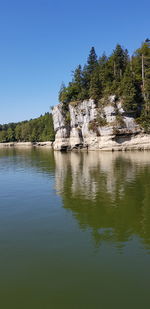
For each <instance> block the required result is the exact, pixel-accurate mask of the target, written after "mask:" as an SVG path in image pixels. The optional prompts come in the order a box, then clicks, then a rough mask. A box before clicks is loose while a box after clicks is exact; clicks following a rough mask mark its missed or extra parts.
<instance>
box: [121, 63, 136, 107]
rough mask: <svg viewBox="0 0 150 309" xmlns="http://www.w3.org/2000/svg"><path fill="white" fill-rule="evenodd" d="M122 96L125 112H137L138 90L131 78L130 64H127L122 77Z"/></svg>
mask: <svg viewBox="0 0 150 309" xmlns="http://www.w3.org/2000/svg"><path fill="white" fill-rule="evenodd" d="M121 90H122V96H123V108H124V110H125V111H127V112H131V111H134V112H137V109H138V92H137V86H136V83H135V80H134V78H133V75H132V72H131V69H130V65H128V66H127V68H126V71H125V74H124V77H123V79H122V82H121Z"/></svg>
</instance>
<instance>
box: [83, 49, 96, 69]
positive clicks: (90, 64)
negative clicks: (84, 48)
mask: <svg viewBox="0 0 150 309" xmlns="http://www.w3.org/2000/svg"><path fill="white" fill-rule="evenodd" d="M97 64H98V61H97V55H96V52H95V48H94V47H92V48H91V50H90V54H89V56H88V59H87V67H86V69H87V72H88V73H89V74H92V73H93V72H94V70H95V69H96V67H97Z"/></svg>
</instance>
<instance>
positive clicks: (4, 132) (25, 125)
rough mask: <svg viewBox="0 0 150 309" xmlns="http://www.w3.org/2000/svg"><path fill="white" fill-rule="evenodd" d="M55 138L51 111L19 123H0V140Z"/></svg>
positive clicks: (50, 139) (48, 139)
mask: <svg viewBox="0 0 150 309" xmlns="http://www.w3.org/2000/svg"><path fill="white" fill-rule="evenodd" d="M54 138H55V135H54V128H53V119H52V114H51V113H45V115H43V116H42V115H41V116H40V117H39V118H35V119H31V120H29V121H22V122H18V123H8V124H4V125H0V142H1V143H5V142H15V141H16V142H38V141H39V142H40V141H41V142H42V141H53V140H54Z"/></svg>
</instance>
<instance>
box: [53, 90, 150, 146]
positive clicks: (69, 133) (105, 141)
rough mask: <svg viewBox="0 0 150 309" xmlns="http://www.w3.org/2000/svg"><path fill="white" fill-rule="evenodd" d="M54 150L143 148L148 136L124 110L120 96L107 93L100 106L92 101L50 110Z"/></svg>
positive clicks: (149, 136)
mask: <svg viewBox="0 0 150 309" xmlns="http://www.w3.org/2000/svg"><path fill="white" fill-rule="evenodd" d="M53 122H54V130H55V133H56V135H55V142H54V144H53V147H54V150H77V149H89V150H112V151H113V150H132V149H133V150H134V149H138V150H142V149H150V135H148V134H144V132H143V131H142V129H141V128H140V127H139V125H138V124H137V123H136V120H135V116H134V114H133V113H126V112H125V111H124V109H123V107H122V101H121V99H120V100H119V101H116V97H115V96H110V97H109V98H108V99H107V101H106V100H104V99H103V100H102V102H101V104H100V106H97V104H96V103H95V102H94V101H93V100H87V101H86V100H85V101H83V102H72V103H70V104H69V106H68V111H67V112H64V108H63V104H59V105H57V106H55V107H54V109H53Z"/></svg>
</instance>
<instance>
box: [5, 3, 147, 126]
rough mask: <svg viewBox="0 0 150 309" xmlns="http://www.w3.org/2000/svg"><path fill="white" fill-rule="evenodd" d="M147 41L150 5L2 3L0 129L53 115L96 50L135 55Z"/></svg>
mask: <svg viewBox="0 0 150 309" xmlns="http://www.w3.org/2000/svg"><path fill="white" fill-rule="evenodd" d="M147 37H150V1H149V0H143V1H138V0H137V1H135V0H130V1H129V0H126V1H121V0H114V1H113V0H112V1H111V0H108V1H106V0H105V1H100V0H92V1H89V0H76V1H73V0H61V1H58V0H55V1H54V0H0V123H7V122H14V121H21V120H25V119H30V118H34V117H37V116H39V115H40V114H43V113H45V112H46V111H49V108H50V106H51V105H55V104H57V102H58V101H57V97H58V91H59V88H60V85H61V82H62V81H64V82H65V83H67V82H68V81H69V79H70V78H71V71H72V70H74V68H75V67H76V66H77V65H78V64H84V63H85V62H86V59H87V56H88V54H89V50H90V48H91V46H95V49H96V52H97V54H98V55H101V54H102V53H103V51H105V52H106V53H107V54H108V55H109V54H110V53H111V51H112V49H113V48H114V47H115V45H116V43H120V44H121V45H123V46H124V47H126V48H128V50H129V52H130V53H132V52H133V51H134V50H135V49H136V48H138V47H139V45H140V44H141V42H142V41H143V40H145V38H147Z"/></svg>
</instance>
